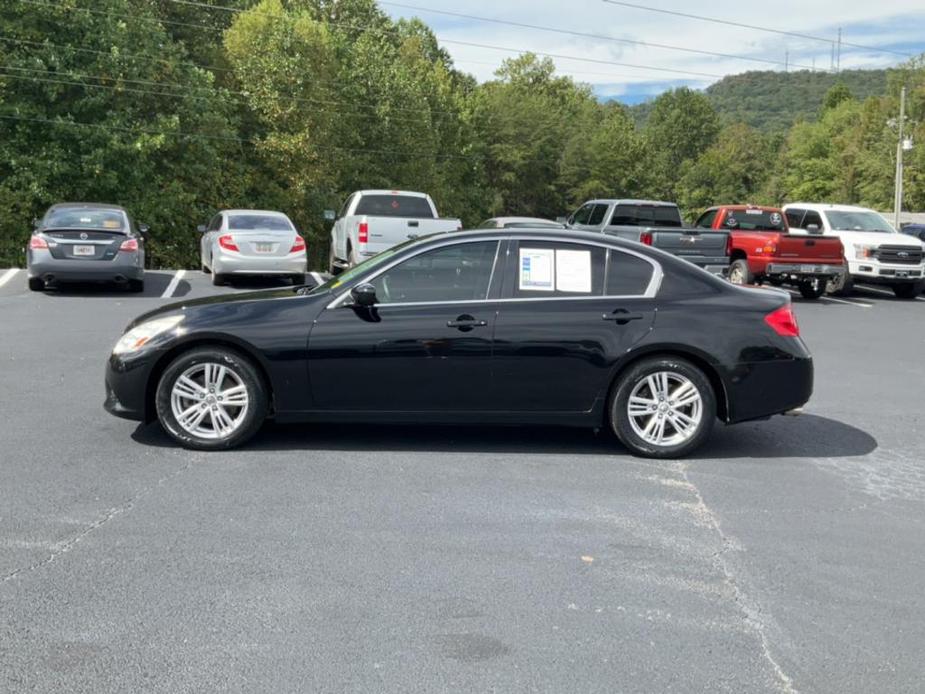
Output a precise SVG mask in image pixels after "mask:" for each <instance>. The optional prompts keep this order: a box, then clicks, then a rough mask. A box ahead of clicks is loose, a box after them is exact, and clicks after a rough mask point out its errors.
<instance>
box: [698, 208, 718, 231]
mask: <svg viewBox="0 0 925 694" xmlns="http://www.w3.org/2000/svg"><path fill="white" fill-rule="evenodd" d="M718 211H719V210H708V211H706V212H704V213H703V214H702V215H700V219H698V220H697V224H695V225H694V226H697V227H700V228H701V229H712V228H713V220H714V219H716V213H717V212H718Z"/></svg>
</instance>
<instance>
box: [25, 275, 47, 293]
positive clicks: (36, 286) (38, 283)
mask: <svg viewBox="0 0 925 694" xmlns="http://www.w3.org/2000/svg"><path fill="white" fill-rule="evenodd" d="M29 290H30V291H33V292H41V291H44V290H45V280H43V279H42V278H41V277H30V278H29Z"/></svg>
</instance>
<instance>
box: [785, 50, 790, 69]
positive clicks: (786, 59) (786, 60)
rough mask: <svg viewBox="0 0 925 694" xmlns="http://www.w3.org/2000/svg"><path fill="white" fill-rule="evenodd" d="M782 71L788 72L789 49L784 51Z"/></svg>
mask: <svg viewBox="0 0 925 694" xmlns="http://www.w3.org/2000/svg"><path fill="white" fill-rule="evenodd" d="M784 72H790V51H789V50H788V51H784Z"/></svg>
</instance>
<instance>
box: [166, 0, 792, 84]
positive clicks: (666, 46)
mask: <svg viewBox="0 0 925 694" xmlns="http://www.w3.org/2000/svg"><path fill="white" fill-rule="evenodd" d="M180 1H181V0H171V2H180ZM183 4H186V3H185V2H184V3H183ZM379 4H380V5H390V6H392V7H401V8H404V9H409V10H416V11H419V12H428V13H431V14H440V15H446V16H448V17H459V18H461V19H471V20H473V21H477V22H489V23H492V24H504V25H506V26H514V27H520V28H523V29H535V30H537V31H548V32H551V33H554V34H564V35H566V36H577V37H580V38H587V39H595V40H598V41H613V42H615V43H625V44H630V45H634V46H645V47H647V48H660V49H663V50H669V51H681V52H682V53H695V54H698V55H707V56H711V57H713V58H730V59H733V60H747V61H751V62H755V63H768V64H770V65H784V63H783V62H782V61H780V60H769V59H767V58H755V57H752V56H746V55H734V54H731V53H717V52H715V51H705V50H702V49H699V48H687V47H684V46H675V45H672V44H667V43H653V42H651V41H637V40H635V39H625V38H619V37H616V36H606V35H603V34H589V33H585V32H581V31H572V30H569V29H556V28H554V27H547V26H540V25H539V24H527V23H525V22H515V21H511V20H507V19H494V18H491V17H477V16H475V15H471V14H462V13H460V12H449V11H446V10H435V9H433V8H430V7H421V6H420V5H406V4H404V3H400V2H386V1H385V0H379ZM213 7H214V6H213ZM798 67H803V68H807V69H809V65H800V66H798Z"/></svg>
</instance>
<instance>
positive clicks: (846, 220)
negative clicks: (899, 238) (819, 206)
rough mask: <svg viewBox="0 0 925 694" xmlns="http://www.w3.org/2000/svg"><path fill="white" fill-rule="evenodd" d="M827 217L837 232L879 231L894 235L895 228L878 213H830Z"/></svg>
mask: <svg viewBox="0 0 925 694" xmlns="http://www.w3.org/2000/svg"><path fill="white" fill-rule="evenodd" d="M825 216H826V217H828V218H829V224H830V225H831V227H832V229H834V230H835V231H879V232H882V233H884V234H892V233H893V227H892V226H891V225H890V223H889V222H888V221H886V220H885V219H884V218H883V216H882V215H879V214H877V213H876V212H867V211H863V212H862V211H857V212H855V211H851V212H835V211H829V212H826V213H825Z"/></svg>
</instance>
